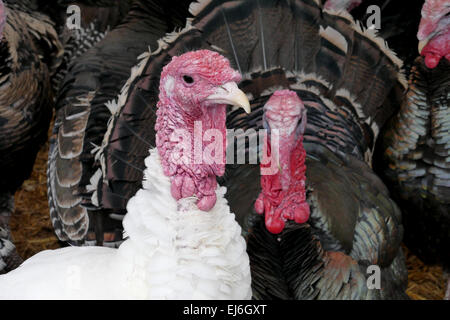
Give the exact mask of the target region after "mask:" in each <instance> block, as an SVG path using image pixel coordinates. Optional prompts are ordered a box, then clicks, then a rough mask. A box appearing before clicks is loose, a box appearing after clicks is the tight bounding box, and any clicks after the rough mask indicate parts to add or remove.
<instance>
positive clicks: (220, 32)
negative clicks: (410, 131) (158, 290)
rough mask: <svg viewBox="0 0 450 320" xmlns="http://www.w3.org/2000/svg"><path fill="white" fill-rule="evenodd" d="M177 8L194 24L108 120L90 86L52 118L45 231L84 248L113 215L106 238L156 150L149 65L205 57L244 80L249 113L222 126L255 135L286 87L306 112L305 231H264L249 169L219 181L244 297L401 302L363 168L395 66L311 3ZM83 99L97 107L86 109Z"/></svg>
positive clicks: (395, 258) (173, 38)
mask: <svg viewBox="0 0 450 320" xmlns="http://www.w3.org/2000/svg"><path fill="white" fill-rule="evenodd" d="M190 9H191V13H192V14H193V15H194V18H193V19H189V20H188V23H187V25H186V27H185V28H184V29H183V30H181V31H180V32H178V33H171V34H169V35H167V36H166V37H165V38H164V39H162V40H160V41H159V48H158V49H157V50H154V48H152V49H153V50H150V51H147V52H146V53H144V54H143V55H142V56H141V61H140V62H139V63H138V64H137V65H136V67H135V68H133V70H132V75H131V77H130V78H129V79H128V81H127V83H126V85H125V86H124V87H123V89H122V90H121V93H120V95H119V97H118V99H117V101H114V102H110V103H108V109H109V110H108V109H107V108H106V107H104V103H105V102H107V101H109V100H110V99H112V98H114V97H113V95H112V94H111V95H109V94H105V92H100V93H101V94H102V95H101V96H100V94H98V93H94V94H89V90H84V91H83V94H82V95H80V96H78V99H75V97H76V95H74V94H71V96H72V97H73V98H72V99H73V105H72V106H69V104H67V103H66V107H65V110H69V109H72V110H74V111H73V112H65V116H63V112H62V110H64V109H60V116H59V118H58V123H57V126H56V130H55V132H56V133H58V131H59V133H58V140H57V141H55V144H54V145H53V149H52V152H51V158H50V167H49V176H50V180H49V188H50V192H49V194H50V195H51V197H52V198H51V200H50V204H51V206H52V218H53V222H54V225H55V228H56V230H57V232H58V235H59V236H60V237H61V238H62V239H72V240H82V239H85V237H86V233H87V232H88V228H89V224H90V225H91V227H92V226H94V229H96V231H97V240H100V241H98V242H97V243H98V244H101V243H102V241H101V240H103V238H104V233H105V230H107V229H106V228H110V229H108V230H112V229H111V227H110V226H109V225H108V223H109V222H111V223H112V222H113V221H114V220H116V219H117V223H116V228H117V231H118V233H119V231H120V230H121V229H120V228H119V227H120V218H121V217H123V215H124V214H125V213H126V204H127V201H128V199H130V198H131V197H132V196H133V195H134V194H135V192H136V191H137V190H138V189H139V188H140V187H141V181H142V177H143V169H144V159H145V158H146V157H147V156H148V151H149V149H150V148H151V147H152V146H154V145H155V129H154V124H155V118H156V115H155V107H156V101H157V98H158V90H159V89H158V84H159V75H160V73H161V70H162V67H163V66H164V65H165V64H166V63H167V62H168V61H170V59H171V57H172V56H175V55H179V54H181V53H183V52H186V51H190V50H194V49H200V48H203V49H210V50H216V51H219V52H220V53H221V54H224V55H225V56H227V57H228V58H229V59H230V61H231V63H232V64H234V67H235V68H236V69H237V70H239V71H240V72H241V73H242V74H243V81H242V83H241V88H242V89H243V90H244V91H245V92H247V93H248V95H249V97H250V100H251V102H252V106H253V111H252V113H251V114H250V115H246V114H244V113H242V112H240V111H239V110H230V113H229V119H228V128H234V129H259V128H261V127H262V106H263V105H264V103H265V101H266V100H267V99H268V98H269V97H270V95H271V94H272V93H273V92H274V91H275V90H278V89H282V88H289V89H291V90H294V91H296V92H297V94H298V96H299V97H300V98H301V99H302V100H303V101H304V102H305V105H306V107H307V113H308V114H307V116H308V126H307V129H306V133H305V147H306V149H307V155H308V159H307V168H308V169H307V185H308V202H309V204H310V206H311V209H312V211H311V219H310V221H309V222H308V223H305V224H302V225H296V224H290V225H289V226H288V228H287V229H286V230H285V231H284V232H283V233H281V234H280V235H272V234H270V233H269V232H268V231H267V230H266V228H265V226H264V221H263V219H262V218H261V216H259V215H257V214H256V213H254V210H253V204H254V201H255V199H256V197H257V196H258V193H259V192H260V187H259V178H260V174H259V167H258V166H257V165H256V163H255V164H254V165H234V164H229V165H228V168H227V172H226V174H225V176H224V177H223V179H221V181H220V182H221V183H222V184H224V185H226V186H227V187H228V193H227V197H228V200H229V202H230V207H231V209H232V211H233V212H235V213H236V218H237V220H238V221H239V222H240V223H241V225H242V226H243V228H244V233H245V235H246V237H247V239H248V253H249V255H250V260H251V264H252V277H253V290H254V297H255V298H284V299H292V298H295V299H332V298H333V299H336V298H340V299H382V298H384V299H388V298H390V299H397V298H406V294H405V292H404V290H405V289H406V282H407V274H406V267H405V262H404V257H403V254H402V252H401V249H400V243H401V240H402V234H403V228H402V225H401V216H400V212H399V210H398V208H397V206H396V205H395V204H394V202H393V201H392V200H391V199H390V198H389V195H388V191H387V189H386V187H385V186H384V185H383V183H382V182H381V181H380V180H379V179H378V178H377V177H376V176H375V174H374V173H373V172H372V169H371V166H370V163H371V159H372V152H373V148H374V145H375V142H376V139H377V136H378V131H379V128H380V127H381V126H383V124H384V123H385V122H386V120H387V119H388V118H390V117H391V116H392V114H393V113H394V112H395V111H396V110H395V104H384V102H385V101H388V100H389V99H388V98H391V99H392V98H396V99H399V98H398V97H399V95H400V94H401V93H402V92H403V90H404V85H405V83H404V79H403V78H402V76H401V73H400V68H401V62H400V61H399V60H398V59H397V58H396V57H395V55H394V54H393V53H392V52H391V51H390V50H389V49H387V48H386V47H385V44H384V41H382V40H380V39H379V38H376V37H375V36H374V35H373V34H372V33H371V32H370V31H363V30H362V29H361V28H360V27H359V26H358V25H357V24H355V23H354V22H353V21H352V18H351V17H349V16H348V15H345V14H342V13H341V14H334V13H330V12H323V11H322V8H321V7H320V5H319V4H318V2H316V1H314V0H305V1H300V0H286V1H270V0H254V1H201V2H200V3H193V4H192V5H191V8H190ZM103 43H106V42H103ZM91 59H92V58H91ZM116 69H117V66H116V68H115V69H114V70H116ZM111 70H112V69H111ZM111 70H108V71H109V72H111ZM94 71H95V70H93V72H92V74H95V73H94ZM98 74H100V73H99V72H98V71H97V75H98ZM91 77H93V75H91ZM68 79H70V76H69V78H68ZM72 81H74V80H72ZM86 83H88V82H87V80H85V81H83V84H86ZM104 85H106V84H104ZM112 85H113V83H112V82H110V86H112ZM114 89H115V90H117V86H116V87H115V88H114ZM72 90H73V89H72ZM113 91H114V90H111V93H112V92H113ZM63 92H64V91H63ZM97 92H99V91H97ZM100 97H101V99H100ZM94 99H98V100H99V101H100V102H101V103H98V104H96V105H98V107H97V109H94V108H93V107H92V106H93V103H92V101H94ZM66 100H68V99H66ZM97 110H99V111H98V112H97ZM100 111H101V112H100ZM108 112H110V114H109V115H108ZM111 114H112V115H111ZM70 115H76V116H75V117H73V118H72V117H70ZM109 116H111V117H110V118H109ZM64 117H65V118H64ZM108 118H109V120H108ZM106 123H107V124H108V125H107V126H106ZM94 124H95V125H94ZM66 127H67V128H68V129H67V131H66ZM66 132H67V134H66ZM69 132H77V134H76V135H74V134H72V135H70V134H68V133H69ZM59 146H62V147H59ZM242 148H244V149H242ZM251 148H252V147H251V145H241V146H240V147H239V148H238V150H240V151H245V152H249V151H250V150H251ZM238 150H236V151H238ZM237 155H238V152H236V153H235V156H237ZM74 173H76V174H74ZM114 239H118V238H114ZM103 244H105V242H103ZM370 265H378V266H379V267H380V269H381V288H382V289H381V290H369V289H368V286H367V284H366V281H367V278H368V276H369V274H368V272H367V268H368V267H369V266H370Z"/></svg>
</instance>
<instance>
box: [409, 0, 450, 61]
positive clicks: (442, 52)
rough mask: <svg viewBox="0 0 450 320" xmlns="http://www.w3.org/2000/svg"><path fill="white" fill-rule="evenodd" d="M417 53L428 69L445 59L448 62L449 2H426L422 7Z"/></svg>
mask: <svg viewBox="0 0 450 320" xmlns="http://www.w3.org/2000/svg"><path fill="white" fill-rule="evenodd" d="M417 39H419V53H420V54H421V55H422V56H424V57H425V64H426V65H427V67H428V68H431V69H432V68H435V67H436V66H437V65H438V64H439V61H440V60H441V59H442V58H443V57H445V58H446V59H447V60H449V61H450V2H449V1H448V0H427V1H425V3H424V5H423V7H422V20H420V25H419V31H418V33H417Z"/></svg>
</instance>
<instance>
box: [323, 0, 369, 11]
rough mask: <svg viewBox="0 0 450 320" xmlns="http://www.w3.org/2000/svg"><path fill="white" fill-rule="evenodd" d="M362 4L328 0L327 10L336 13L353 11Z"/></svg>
mask: <svg viewBox="0 0 450 320" xmlns="http://www.w3.org/2000/svg"><path fill="white" fill-rule="evenodd" d="M361 3H362V0H328V1H327V2H326V3H325V6H324V8H325V9H332V10H335V11H338V10H346V11H348V12H350V11H352V10H353V9H355V8H356V7H358V6H359V5H360V4H361Z"/></svg>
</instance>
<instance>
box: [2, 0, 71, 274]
mask: <svg viewBox="0 0 450 320" xmlns="http://www.w3.org/2000/svg"><path fill="white" fill-rule="evenodd" d="M0 32H1V42H0V55H1V60H2V63H1V69H0V70H1V71H0V72H1V80H0V81H1V86H0V170H1V172H0V273H3V272H7V271H9V270H11V269H14V268H15V267H16V266H17V265H18V264H20V262H21V259H20V257H19V256H18V254H17V252H16V250H15V248H14V245H13V244H12V242H11V235H10V231H9V220H10V216H11V214H12V212H13V211H14V193H15V192H16V190H17V189H18V188H19V187H20V186H21V185H22V183H23V181H24V180H26V179H27V178H28V177H29V176H30V174H31V171H32V167H33V164H34V160H35V158H36V154H37V152H38V150H39V149H40V147H41V146H42V145H43V144H44V142H46V141H47V132H48V128H49V124H50V119H51V117H52V109H53V93H52V90H51V82H50V77H51V76H52V75H53V73H54V72H55V70H56V68H57V67H58V65H59V63H60V60H61V57H62V53H63V52H62V46H61V44H60V42H59V40H58V36H57V33H56V31H55V29H54V25H53V23H52V22H51V21H50V19H49V18H48V17H47V16H45V15H43V14H41V13H39V12H37V11H34V7H33V6H32V4H31V2H29V1H25V0H22V1H8V2H7V3H3V2H2V1H0Z"/></svg>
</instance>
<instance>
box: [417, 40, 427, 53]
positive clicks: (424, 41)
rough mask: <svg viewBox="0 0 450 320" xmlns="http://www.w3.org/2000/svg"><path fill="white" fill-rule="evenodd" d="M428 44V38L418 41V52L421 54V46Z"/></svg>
mask: <svg viewBox="0 0 450 320" xmlns="http://www.w3.org/2000/svg"><path fill="white" fill-rule="evenodd" d="M427 44H428V38H427V39H424V40H422V41H419V54H420V55H421V54H422V50H423V48H425V46H426V45H427Z"/></svg>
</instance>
